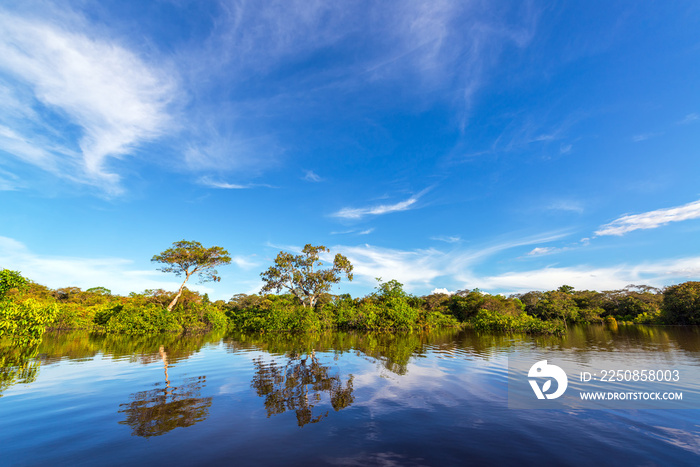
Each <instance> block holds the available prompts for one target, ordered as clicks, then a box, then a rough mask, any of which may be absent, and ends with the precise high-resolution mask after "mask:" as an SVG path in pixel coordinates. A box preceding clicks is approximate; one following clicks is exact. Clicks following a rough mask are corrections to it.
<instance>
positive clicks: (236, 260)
mask: <svg viewBox="0 0 700 467" xmlns="http://www.w3.org/2000/svg"><path fill="white" fill-rule="evenodd" d="M231 262H232V263H233V264H235V265H236V266H238V267H239V268H241V269H253V268H257V267H259V266H260V264H259V263H257V262H255V261H252V260H251V259H250V257H249V256H240V255H234V256H231Z"/></svg>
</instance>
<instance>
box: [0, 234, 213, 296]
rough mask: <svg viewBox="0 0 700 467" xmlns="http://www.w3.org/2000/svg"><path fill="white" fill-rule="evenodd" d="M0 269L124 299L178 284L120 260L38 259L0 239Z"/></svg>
mask: <svg viewBox="0 0 700 467" xmlns="http://www.w3.org/2000/svg"><path fill="white" fill-rule="evenodd" d="M0 265H2V267H3V268H8V269H12V270H17V271H20V272H21V273H22V274H23V275H24V276H26V277H29V278H30V279H31V280H33V281H34V282H37V283H39V284H42V285H45V286H47V287H50V288H59V287H68V286H71V287H80V288H82V289H83V290H85V289H88V288H90V287H97V286H102V287H107V288H108V289H110V290H111V291H112V293H116V294H121V295H126V294H129V293H130V292H140V291H143V290H145V289H159V288H162V289H165V290H177V288H178V287H179V286H180V283H181V282H178V281H177V280H176V281H168V280H165V277H166V276H164V275H163V273H161V272H159V271H156V270H155V269H153V270H140V269H136V268H134V266H133V261H131V260H128V259H123V258H80V257H67V256H52V255H41V254H37V253H34V252H32V251H31V250H30V249H29V248H27V247H26V245H24V244H23V243H21V242H19V241H17V240H15V239H12V238H8V237H0ZM188 287H189V288H191V289H195V290H198V291H200V292H202V293H212V289H211V288H209V287H206V286H202V285H199V284H197V283H196V282H195V283H192V284H191V285H190V284H189V283H188Z"/></svg>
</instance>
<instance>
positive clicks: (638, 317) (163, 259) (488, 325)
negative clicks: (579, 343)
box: [0, 240, 700, 341]
mask: <svg viewBox="0 0 700 467" xmlns="http://www.w3.org/2000/svg"><path fill="white" fill-rule="evenodd" d="M324 253H329V250H328V249H327V248H326V247H325V246H322V245H321V246H312V245H310V244H309V245H306V246H305V247H304V249H303V250H302V254H300V255H296V256H295V255H291V254H289V253H285V252H280V254H279V255H277V257H276V258H275V261H274V266H272V267H270V268H269V269H268V270H267V271H265V272H263V273H262V274H261V276H262V279H263V282H264V284H263V288H262V292H263V293H262V294H261V295H257V294H254V295H245V294H239V295H234V296H233V298H231V300H229V301H228V302H224V301H223V300H219V301H216V302H211V301H210V300H209V297H208V296H207V295H206V294H205V295H203V296H202V295H200V294H199V293H197V292H193V291H190V290H188V289H187V288H185V283H186V282H187V280H188V279H189V278H190V276H192V275H198V276H199V277H200V280H202V281H208V280H219V277H218V276H217V272H216V270H215V269H214V267H215V266H220V265H225V264H228V263H229V262H230V261H231V259H230V257H229V255H228V252H227V251H226V250H224V249H222V248H221V247H217V246H215V247H211V248H204V247H203V246H202V245H201V244H200V243H199V242H190V241H186V240H182V241H180V242H175V243H174V244H173V247H172V248H170V249H168V250H165V251H164V252H162V253H161V254H160V255H156V256H154V257H153V259H152V260H153V261H155V262H158V263H161V264H164V266H163V267H162V268H161V270H162V271H164V272H174V273H175V274H176V275H179V276H181V275H184V276H185V280H184V281H183V283H182V285H181V286H180V289H179V290H178V291H177V292H176V293H174V292H167V291H164V290H160V289H159V290H146V291H144V292H143V293H131V294H129V295H128V296H126V297H125V296H119V295H113V294H112V293H111V292H110V291H109V290H108V289H106V288H104V287H94V288H91V289H88V290H85V291H83V290H81V289H79V288H77V287H66V288H60V289H56V290H52V289H49V288H47V287H45V286H42V285H39V284H36V283H34V282H32V281H30V280H28V279H27V278H25V277H23V276H22V275H21V274H20V273H19V272H16V271H10V270H8V269H3V270H0V337H2V336H3V335H6V336H12V338H13V339H15V340H18V339H19V340H22V339H23V340H29V341H31V340H34V339H39V338H40V337H41V335H42V334H43V333H44V331H45V330H46V329H47V328H49V329H87V330H92V331H103V332H107V333H120V334H132V335H139V334H140V335H144V334H153V333H161V332H170V333H183V332H185V333H193V332H204V331H210V330H212V329H226V328H229V329H236V330H239V331H244V332H278V331H304V332H309V331H321V330H324V329H342V330H353V329H357V330H398V329H401V330H413V329H433V328H444V327H465V328H473V329H475V330H484V331H509V332H510V331H512V332H526V333H534V334H562V333H563V332H565V330H566V329H567V328H568V324H569V323H591V322H602V321H605V322H607V323H609V324H611V325H613V324H614V325H616V324H617V323H618V322H622V323H638V324H700V282H685V283H683V284H679V285H674V286H671V287H668V288H666V289H664V290H659V289H656V288H653V287H648V286H635V285H630V286H627V287H626V288H624V289H622V290H614V291H607V292H596V291H590V290H584V291H576V290H574V288H573V287H571V286H568V285H563V286H561V287H560V288H559V289H557V290H551V291H548V292H539V291H533V292H528V293H525V294H518V295H513V296H510V297H505V296H503V295H490V294H486V293H482V292H481V291H479V290H478V289H474V290H461V291H458V292H457V293H455V294H451V295H448V294H439V293H438V294H432V295H428V296H424V297H416V296H413V295H410V294H408V293H406V292H405V291H404V290H403V285H402V284H401V283H399V282H398V281H396V280H389V281H387V282H382V280H381V279H378V282H379V284H378V286H377V287H376V290H375V292H374V293H371V294H369V295H368V296H365V297H362V298H353V297H351V296H350V295H348V294H344V295H331V294H330V293H328V292H329V291H330V288H331V286H332V285H333V284H337V283H338V282H340V280H341V275H342V274H344V275H346V276H347V278H348V279H349V280H352V270H353V266H352V264H350V261H348V259H347V258H346V257H344V256H342V255H339V254H336V255H335V258H334V260H333V263H332V267H331V268H326V269H323V268H321V266H322V265H323V263H322V261H321V258H320V255H321V254H324ZM282 290H286V291H287V292H288V293H286V294H282V295H275V294H270V293H268V292H271V291H276V292H277V293H278V294H279V292H280V291H282Z"/></svg>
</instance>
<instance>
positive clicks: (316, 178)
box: [304, 170, 323, 182]
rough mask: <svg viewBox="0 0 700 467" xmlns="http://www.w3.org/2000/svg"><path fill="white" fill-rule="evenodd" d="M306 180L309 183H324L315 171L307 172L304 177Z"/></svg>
mask: <svg viewBox="0 0 700 467" xmlns="http://www.w3.org/2000/svg"><path fill="white" fill-rule="evenodd" d="M304 180H306V181H307V182H322V181H323V179H322V178H321V177H319V176H318V175H317V174H316V173H314V171H313V170H307V171H306V174H305V175H304Z"/></svg>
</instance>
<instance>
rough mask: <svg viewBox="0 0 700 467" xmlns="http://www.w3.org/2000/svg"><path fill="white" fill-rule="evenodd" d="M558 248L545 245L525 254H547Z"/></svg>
mask: <svg viewBox="0 0 700 467" xmlns="http://www.w3.org/2000/svg"><path fill="white" fill-rule="evenodd" d="M557 250H558V249H557V248H555V247H551V246H547V247H537V248H534V249H533V250H532V251H530V252H529V253H528V254H527V255H528V256H542V255H548V254H551V253H554V252H555V251H557Z"/></svg>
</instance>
